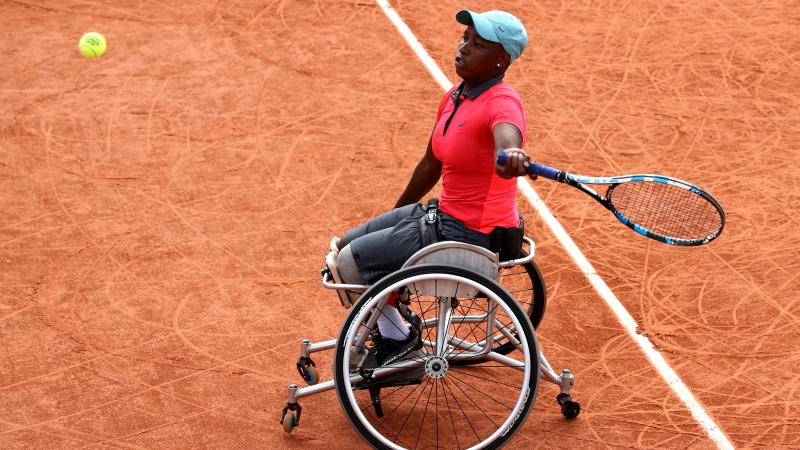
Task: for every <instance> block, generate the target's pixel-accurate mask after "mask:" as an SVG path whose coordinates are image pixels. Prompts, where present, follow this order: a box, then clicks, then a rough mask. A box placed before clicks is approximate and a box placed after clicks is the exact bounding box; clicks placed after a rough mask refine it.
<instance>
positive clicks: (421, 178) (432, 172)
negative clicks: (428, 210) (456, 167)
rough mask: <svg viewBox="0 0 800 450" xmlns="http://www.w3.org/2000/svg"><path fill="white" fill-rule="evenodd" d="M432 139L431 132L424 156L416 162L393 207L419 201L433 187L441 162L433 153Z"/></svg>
mask: <svg viewBox="0 0 800 450" xmlns="http://www.w3.org/2000/svg"><path fill="white" fill-rule="evenodd" d="M432 141H433V133H431V137H430V139H428V148H427V150H426V151H425V156H423V157H422V159H421V160H420V161H419V162H418V163H417V167H416V168H415V169H414V173H413V174H412V175H411V179H410V180H409V181H408V185H407V186H406V188H405V190H404V191H403V193H402V194H401V195H400V198H399V199H397V203H395V205H394V207H395V208H399V207H401V206H406V205H410V204H412V203H419V201H420V200H421V199H422V196H424V195H425V194H427V193H428V191H430V190H431V189H433V187H434V186H436V183H437V182H438V181H439V178H441V176H442V162H441V161H439V160H438V159H436V157H435V156H434V155H433V146H432V144H431V142H432Z"/></svg>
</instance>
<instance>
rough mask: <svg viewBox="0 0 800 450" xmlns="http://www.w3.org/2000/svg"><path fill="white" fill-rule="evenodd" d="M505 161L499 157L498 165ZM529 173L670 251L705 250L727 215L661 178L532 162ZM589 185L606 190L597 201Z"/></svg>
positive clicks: (695, 191) (694, 191)
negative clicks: (575, 193) (582, 197)
mask: <svg viewBox="0 0 800 450" xmlns="http://www.w3.org/2000/svg"><path fill="white" fill-rule="evenodd" d="M506 158H507V155H506V153H505V152H500V154H499V155H498V156H497V164H498V165H500V166H502V165H504V164H505V162H506ZM528 172H530V173H531V174H535V175H538V176H540V177H544V178H548V179H550V180H555V181H558V182H559V183H566V184H569V185H570V186H573V187H575V188H577V189H579V190H580V191H581V192H584V193H586V194H588V195H589V196H590V197H592V198H593V199H595V200H597V201H598V202H600V204H601V205H603V206H605V207H606V208H607V209H608V210H609V211H611V212H612V213H614V216H615V217H616V218H617V219H619V221H620V222H622V223H624V224H625V225H627V226H628V227H629V228H630V229H632V230H633V231H636V232H637V233H639V234H641V235H643V236H646V237H649V238H650V239H655V240H657V241H661V242H666V243H667V244H672V245H684V246H693V245H703V244H706V243H708V242H711V241H712V240H714V239H715V238H716V237H717V236H719V235H720V233H721V232H722V228H723V227H724V226H725V211H723V209H722V206H721V205H720V204H719V202H717V201H716V200H715V199H714V197H712V196H711V195H709V194H707V193H706V192H705V191H703V190H702V189H700V188H698V187H697V186H694V185H692V184H690V183H687V182H685V181H681V180H678V179H676V178H672V177H667V176H663V175H646V174H637V175H624V176H619V177H586V176H581V175H573V174H571V173H568V172H565V171H563V170H558V169H555V168H553V167H549V166H546V165H544V164H539V163H535V162H531V163H530V165H529V166H528ZM587 184H596V185H605V186H607V189H606V191H605V194H603V195H601V194H600V193H598V192H597V191H595V190H594V189H592V188H590V187H588V186H586V185H587Z"/></svg>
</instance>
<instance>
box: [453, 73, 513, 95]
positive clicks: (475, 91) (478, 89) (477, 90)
mask: <svg viewBox="0 0 800 450" xmlns="http://www.w3.org/2000/svg"><path fill="white" fill-rule="evenodd" d="M505 75H506V74H505V72H501V73H498V74H497V75H495V76H494V77H492V78H489V79H488V80H486V81H484V82H483V83H481V84H479V85H477V86H473V87H472V88H471V89H468V90H467V91H466V92H461V90H462V89H464V82H463V81H462V82H461V84H459V85H458V88H457V89H456V90H455V91H453V93H452V94H451V97H452V98H453V101H454V102H456V100H457V99H458V96H459V95H463V96H464V97H466V98H468V99H470V100H474V99H476V98H477V97H478V96H479V95H481V94H483V93H484V92H486V91H488V90H489V88H491V87H492V86H494V85H496V84H500V83H501V82H502V81H503V77H504V76H505Z"/></svg>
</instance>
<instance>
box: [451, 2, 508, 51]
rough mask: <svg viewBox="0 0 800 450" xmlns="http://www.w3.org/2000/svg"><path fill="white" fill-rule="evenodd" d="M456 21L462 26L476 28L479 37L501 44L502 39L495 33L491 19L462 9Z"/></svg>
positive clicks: (457, 14)
mask: <svg viewBox="0 0 800 450" xmlns="http://www.w3.org/2000/svg"><path fill="white" fill-rule="evenodd" d="M456 20H457V21H458V23H460V24H462V25H467V26H469V25H472V26H474V27H475V31H477V32H478V36H480V37H482V38H484V39H486V40H487V41H492V42H497V43H498V44H499V43H500V38H499V37H497V33H495V32H494V27H493V26H492V24H491V23H490V22H489V19H487V18H485V17H483V16H481V15H480V14H478V13H474V12H472V11H470V10H468V9H462V10H461V11H459V12H457V13H456Z"/></svg>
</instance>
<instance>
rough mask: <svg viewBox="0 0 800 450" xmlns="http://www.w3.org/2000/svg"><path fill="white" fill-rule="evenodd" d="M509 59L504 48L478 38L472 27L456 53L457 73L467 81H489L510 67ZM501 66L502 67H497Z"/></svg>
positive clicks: (462, 39) (465, 31)
mask: <svg viewBox="0 0 800 450" xmlns="http://www.w3.org/2000/svg"><path fill="white" fill-rule="evenodd" d="M508 62H509V57H508V54H506V52H505V50H503V46H502V45H500V44H498V43H497V42H492V41H487V40H486V39H483V38H482V37H480V36H478V32H477V31H475V27H474V26H472V25H470V26H469V27H467V29H466V30H464V36H463V37H462V38H461V42H460V43H459V44H458V50H457V51H456V60H455V66H456V73H457V74H458V76H459V77H461V78H462V79H464V80H465V81H480V80H486V79H489V78H491V77H493V76H495V75H497V74H498V73H500V72H502V71H504V70H505V69H506V68H507V67H508ZM498 64H500V67H498V66H497V65H498Z"/></svg>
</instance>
